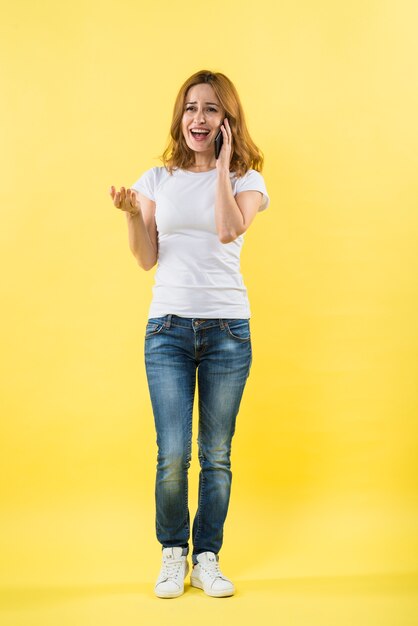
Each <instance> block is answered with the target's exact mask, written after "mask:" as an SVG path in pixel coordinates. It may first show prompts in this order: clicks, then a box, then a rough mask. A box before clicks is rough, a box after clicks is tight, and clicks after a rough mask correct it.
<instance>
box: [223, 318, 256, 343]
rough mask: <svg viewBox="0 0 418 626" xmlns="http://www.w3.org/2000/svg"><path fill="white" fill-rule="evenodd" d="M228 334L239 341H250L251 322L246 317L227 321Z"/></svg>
mask: <svg viewBox="0 0 418 626" xmlns="http://www.w3.org/2000/svg"><path fill="white" fill-rule="evenodd" d="M225 327H226V329H227V331H228V335H229V336H230V337H232V338H233V339H236V340H237V341H243V342H245V341H250V339H251V330H250V322H249V320H246V319H236V320H229V321H228V322H225Z"/></svg>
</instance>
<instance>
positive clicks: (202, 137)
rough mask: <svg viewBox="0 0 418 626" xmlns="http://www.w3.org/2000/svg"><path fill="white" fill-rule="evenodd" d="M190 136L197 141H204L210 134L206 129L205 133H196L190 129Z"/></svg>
mask: <svg viewBox="0 0 418 626" xmlns="http://www.w3.org/2000/svg"><path fill="white" fill-rule="evenodd" d="M190 134H191V136H192V137H193V139H194V140H195V141H197V142H202V141H206V140H207V138H208V137H209V135H210V131H208V132H207V133H196V132H193V131H192V130H191V131H190Z"/></svg>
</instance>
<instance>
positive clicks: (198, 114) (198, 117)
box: [195, 109, 205, 124]
mask: <svg viewBox="0 0 418 626" xmlns="http://www.w3.org/2000/svg"><path fill="white" fill-rule="evenodd" d="M204 119H205V115H204V113H203V109H202V110H201V111H197V112H196V115H195V120H196V122H197V123H198V124H199V123H200V121H202V120H204ZM199 120H200V121H199Z"/></svg>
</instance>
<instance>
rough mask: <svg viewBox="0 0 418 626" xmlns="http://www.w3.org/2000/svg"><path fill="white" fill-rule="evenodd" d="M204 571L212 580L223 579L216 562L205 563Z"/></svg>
mask: <svg viewBox="0 0 418 626" xmlns="http://www.w3.org/2000/svg"><path fill="white" fill-rule="evenodd" d="M204 569H205V570H206V571H207V573H208V574H209V575H210V576H211V577H212V578H218V577H219V578H224V575H223V574H222V572H221V570H220V568H219V563H218V561H207V562H206V563H205V566H204Z"/></svg>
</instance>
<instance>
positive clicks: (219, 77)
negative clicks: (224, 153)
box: [159, 70, 264, 177]
mask: <svg viewBox="0 0 418 626" xmlns="http://www.w3.org/2000/svg"><path fill="white" fill-rule="evenodd" d="M201 83H209V85H211V86H212V88H213V90H214V92H215V94H216V95H217V97H218V100H219V102H220V103H221V105H222V107H223V108H224V110H225V116H226V117H227V118H228V121H229V125H230V127H231V132H232V138H233V145H232V155H231V163H230V171H232V172H234V173H235V174H236V176H237V177H241V176H244V174H245V173H246V172H247V171H248V170H249V169H254V170H257V171H258V172H261V171H262V169H263V162H264V155H263V153H262V152H261V150H260V149H259V148H258V147H257V146H256V145H255V143H254V142H253V140H252V139H251V137H250V133H249V132H248V129H247V125H246V122H245V116H244V110H243V108H242V104H241V101H240V99H239V96H238V92H237V90H236V88H235V86H234V85H233V83H232V82H231V80H230V79H229V78H228V77H227V76H225V74H222V73H221V72H210V71H209V70H200V71H199V72H196V73H195V74H193V75H192V76H190V78H188V79H187V80H186V81H185V82H184V83H183V85H182V86H181V87H180V91H179V92H178V94H177V98H176V101H175V103H174V110H173V119H172V122H171V128H170V135H169V140H168V145H167V147H166V149H165V150H164V153H163V154H162V155H161V156H160V157H159V158H160V159H161V160H162V162H163V163H164V166H165V167H166V169H167V170H168V171H169V173H170V174H172V173H173V168H181V169H187V168H188V167H190V166H191V165H194V152H193V150H191V148H189V146H188V145H187V143H186V140H185V139H184V136H183V132H182V128H181V125H182V118H183V114H184V104H185V100H186V95H187V92H188V90H189V89H190V87H193V86H194V85H199V84H201Z"/></svg>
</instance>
